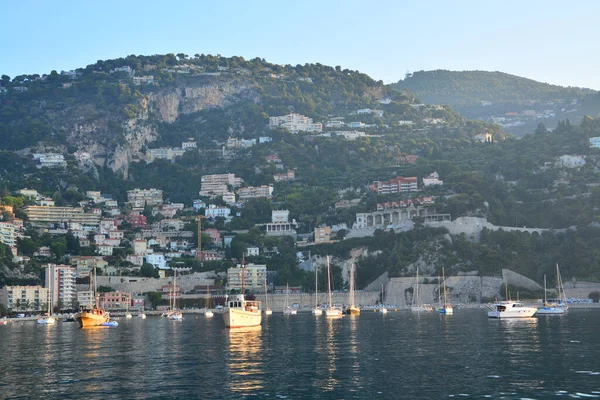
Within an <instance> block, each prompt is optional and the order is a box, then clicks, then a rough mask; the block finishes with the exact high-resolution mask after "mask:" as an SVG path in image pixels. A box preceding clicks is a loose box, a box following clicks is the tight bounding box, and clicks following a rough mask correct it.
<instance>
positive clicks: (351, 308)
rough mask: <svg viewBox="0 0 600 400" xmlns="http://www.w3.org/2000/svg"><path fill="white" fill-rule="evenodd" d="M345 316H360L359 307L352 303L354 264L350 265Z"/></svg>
mask: <svg viewBox="0 0 600 400" xmlns="http://www.w3.org/2000/svg"><path fill="white" fill-rule="evenodd" d="M346 314H348V315H360V307H358V306H356V304H355V303H354V263H352V264H351V265H350V287H349V288H348V307H346Z"/></svg>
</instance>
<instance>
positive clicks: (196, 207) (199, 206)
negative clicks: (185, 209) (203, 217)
mask: <svg viewBox="0 0 600 400" xmlns="http://www.w3.org/2000/svg"><path fill="white" fill-rule="evenodd" d="M192 206H193V207H194V211H196V212H198V211H200V210H201V209H203V208H206V203H205V202H204V201H202V200H194V201H193V203H192Z"/></svg>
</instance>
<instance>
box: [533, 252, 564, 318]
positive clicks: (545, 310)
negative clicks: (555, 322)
mask: <svg viewBox="0 0 600 400" xmlns="http://www.w3.org/2000/svg"><path fill="white" fill-rule="evenodd" d="M556 286H557V290H558V304H550V303H548V301H547V299H546V275H545V274H544V307H542V308H538V311H537V314H540V315H556V314H558V315H560V314H564V313H565V312H566V311H567V310H568V307H567V298H566V296H565V288H564V286H563V284H562V278H561V276H560V271H559V270H558V263H557V264H556Z"/></svg>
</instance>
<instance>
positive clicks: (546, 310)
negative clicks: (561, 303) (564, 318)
mask: <svg viewBox="0 0 600 400" xmlns="http://www.w3.org/2000/svg"><path fill="white" fill-rule="evenodd" d="M564 313H565V309H564V308H561V307H542V308H538V310H537V314H538V315H561V314H564Z"/></svg>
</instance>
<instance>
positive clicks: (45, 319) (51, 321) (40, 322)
mask: <svg viewBox="0 0 600 400" xmlns="http://www.w3.org/2000/svg"><path fill="white" fill-rule="evenodd" d="M55 322H56V319H55V318H54V317H42V318H39V319H38V320H37V323H38V325H52V324H54V323H55Z"/></svg>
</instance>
